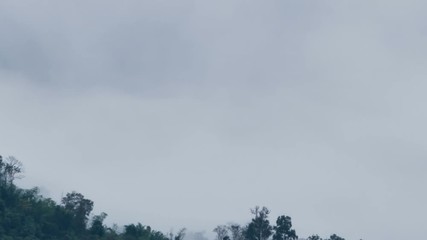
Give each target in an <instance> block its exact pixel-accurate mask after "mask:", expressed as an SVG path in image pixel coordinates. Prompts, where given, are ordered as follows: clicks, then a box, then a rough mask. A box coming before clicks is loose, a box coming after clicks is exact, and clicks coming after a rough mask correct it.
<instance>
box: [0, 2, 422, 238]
mask: <svg viewBox="0 0 427 240" xmlns="http://www.w3.org/2000/svg"><path fill="white" fill-rule="evenodd" d="M425 7H426V3H424V2H422V1H406V2H404V3H403V2H400V1H370V2H360V1H357V2H352V1H329V2H309V1H293V2H292V1H272V2H268V3H266V2H262V3H261V2H259V3H257V2H254V1H232V2H230V1H216V2H212V3H206V2H203V3H202V2H196V1H185V2H184V3H183V2H180V3H178V2H167V1H159V2H140V1H127V2H126V3H118V2H114V1H92V2H90V3H88V2H84V1H73V2H68V3H64V2H61V3H59V2H55V1H43V2H41V3H40V2H36V1H24V2H16V1H4V2H2V3H0V20H1V21H0V30H1V31H2V32H5V33H7V34H5V35H3V37H2V38H0V110H1V112H2V116H3V117H2V120H1V124H0V133H1V136H2V138H1V139H0V146H2V150H3V151H4V152H2V154H13V155H15V156H16V157H18V158H19V159H21V160H22V161H24V163H25V165H26V169H27V178H26V179H25V180H23V181H22V184H23V185H24V186H32V185H41V186H43V187H44V188H45V189H48V191H49V192H50V193H51V194H52V197H54V198H55V199H59V198H60V194H61V193H62V192H66V191H70V190H73V189H76V190H78V191H81V192H83V193H84V194H85V195H87V196H88V197H90V198H91V199H93V200H94V201H95V203H96V204H97V210H99V211H106V212H108V213H109V215H110V217H109V218H110V220H117V221H119V223H128V222H131V221H134V222H135V221H143V223H146V224H150V225H152V226H153V227H157V228H160V229H162V230H164V231H168V230H169V229H170V228H171V227H175V228H178V227H181V225H185V226H187V227H189V228H190V229H194V230H196V231H199V230H207V231H208V232H209V231H210V230H211V229H213V227H214V226H215V225H216V224H224V223H227V222H229V221H235V222H240V223H245V222H246V221H248V220H249V218H250V216H249V212H248V208H249V207H252V206H254V205H255V204H261V205H266V206H268V207H270V208H271V210H272V212H273V214H282V213H284V214H287V215H290V216H292V217H293V220H294V225H295V228H296V230H297V232H298V233H299V235H300V236H308V235H309V234H312V233H319V234H321V235H323V236H326V235H327V234H330V233H332V232H337V233H338V234H342V235H344V236H346V237H348V238H349V239H359V238H363V239H403V238H409V239H411V238H412V239H416V238H421V237H422V236H423V235H424V231H423V226H422V225H421V223H423V219H424V217H423V216H424V215H425V214H426V213H427V212H426V211H427V208H426V207H425V206H424V203H425V202H426V200H427V199H426V198H427V195H426V194H425V193H424V191H423V190H422V186H424V185H425V183H426V180H427V177H425V176H424V174H423V173H424V172H425V170H426V167H427V166H426V163H425V161H424V159H425V157H426V155H427V153H426V151H425V149H426V144H427V143H426V141H425V137H424V136H425V134H426V131H427V129H426V128H425V127H424V125H425V124H424V123H425V122H426V120H427V119H426V118H427V112H426V111H425V110H424V108H423V103H424V102H425V101H426V97H425V94H424V92H425V91H424V89H425V87H426V86H427V84H426V83H425V81H424V76H425V75H426V70H425V65H426V58H425V56H426V51H427V48H426V46H425V44H424V43H425V42H426V28H425V24H423V23H424V22H426V21H425V20H426V19H425V18H426V17H425V14H424V12H423V9H425ZM153 179H155V181H154V180H153ZM117 196H120V197H117ZM141 217H142V218H143V219H141ZM180 224H181V225H180ZM355 226H357V227H355Z"/></svg>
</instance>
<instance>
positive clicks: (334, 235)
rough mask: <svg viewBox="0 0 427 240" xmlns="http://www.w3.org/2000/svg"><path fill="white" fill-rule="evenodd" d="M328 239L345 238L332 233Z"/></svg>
mask: <svg viewBox="0 0 427 240" xmlns="http://www.w3.org/2000/svg"><path fill="white" fill-rule="evenodd" d="M329 240H345V238H342V237H339V236H337V235H336V234H332V235H331V237H329Z"/></svg>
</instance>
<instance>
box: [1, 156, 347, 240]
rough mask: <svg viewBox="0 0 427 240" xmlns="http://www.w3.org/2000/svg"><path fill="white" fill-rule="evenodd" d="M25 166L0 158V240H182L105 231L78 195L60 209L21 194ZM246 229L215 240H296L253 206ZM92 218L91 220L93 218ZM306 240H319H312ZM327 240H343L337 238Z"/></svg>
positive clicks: (133, 230) (284, 222)
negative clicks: (19, 185)
mask: <svg viewBox="0 0 427 240" xmlns="http://www.w3.org/2000/svg"><path fill="white" fill-rule="evenodd" d="M22 171H23V165H22V163H21V162H20V161H18V160H17V159H16V158H14V157H7V158H3V157H2V156H0V239H1V240H183V239H184V237H185V232H186V229H185V228H183V229H181V230H180V231H178V232H177V233H176V234H173V233H172V232H171V233H169V234H164V233H162V232H160V231H156V230H154V229H152V228H151V227H150V226H145V225H142V224H141V223H136V224H129V225H125V226H123V228H122V230H121V231H119V230H118V228H117V226H114V227H108V226H106V225H105V224H104V220H105V219H106V218H107V216H108V215H107V213H100V214H98V215H93V214H92V210H93V207H94V202H93V201H91V200H89V199H87V198H85V196H84V195H83V194H81V193H78V192H74V191H73V192H71V193H67V194H66V195H65V197H63V198H62V200H61V202H60V203H59V204H58V203H56V202H55V201H53V200H52V199H50V198H46V197H43V196H42V195H41V194H40V193H39V189H38V188H32V189H21V188H19V187H17V186H16V185H15V184H14V180H15V179H18V178H21V177H22V175H21V174H22ZM251 213H252V215H253V218H252V219H251V221H250V222H249V223H248V224H247V225H244V226H241V225H239V224H229V225H219V226H217V227H216V228H215V229H214V230H213V231H214V232H215V233H216V239H215V240H268V239H272V240H296V239H298V236H297V234H296V231H295V230H294V229H292V222H291V217H289V216H286V215H282V216H279V217H278V218H277V220H276V224H275V225H274V226H272V225H271V224H270V221H269V218H268V217H269V214H270V210H268V209H267V208H266V207H262V208H260V207H258V206H256V207H255V208H254V209H252V210H251ZM91 216H92V217H91ZM308 239H309V240H322V239H321V238H320V237H319V236H317V235H313V236H311V237H309V238H308ZM325 240H344V238H341V237H339V236H337V235H335V234H333V235H331V237H330V238H329V239H325Z"/></svg>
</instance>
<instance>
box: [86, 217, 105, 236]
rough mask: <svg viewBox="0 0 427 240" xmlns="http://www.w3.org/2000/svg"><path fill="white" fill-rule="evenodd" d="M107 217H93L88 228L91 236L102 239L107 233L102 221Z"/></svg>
mask: <svg viewBox="0 0 427 240" xmlns="http://www.w3.org/2000/svg"><path fill="white" fill-rule="evenodd" d="M106 217H107V214H106V213H104V212H103V213H101V214H99V215H95V216H94V217H93V218H92V224H91V226H90V228H89V231H90V233H91V234H93V235H97V236H100V237H103V236H104V235H105V233H106V231H107V229H106V227H105V226H104V220H105V218H106Z"/></svg>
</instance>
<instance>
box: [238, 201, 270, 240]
mask: <svg viewBox="0 0 427 240" xmlns="http://www.w3.org/2000/svg"><path fill="white" fill-rule="evenodd" d="M251 213H252V214H253V215H255V216H254V218H253V219H252V221H251V222H250V223H249V224H248V226H247V227H246V230H245V238H246V239H247V240H267V239H268V238H269V237H270V236H271V234H272V233H273V231H272V230H273V228H272V227H271V226H270V222H269V220H268V214H269V213H270V210H268V209H267V208H266V207H262V209H260V207H259V206H256V207H255V208H254V209H251Z"/></svg>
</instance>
